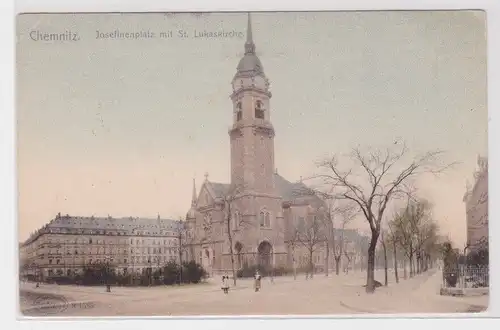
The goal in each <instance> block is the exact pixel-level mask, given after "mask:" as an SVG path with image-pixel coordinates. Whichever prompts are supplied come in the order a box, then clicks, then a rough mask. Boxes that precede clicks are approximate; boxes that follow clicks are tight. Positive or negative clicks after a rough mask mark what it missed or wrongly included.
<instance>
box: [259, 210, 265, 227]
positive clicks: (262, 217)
mask: <svg viewBox="0 0 500 330" xmlns="http://www.w3.org/2000/svg"><path fill="white" fill-rule="evenodd" d="M259 223H260V226H261V227H264V226H265V224H266V213H265V212H264V211H260V214H259Z"/></svg>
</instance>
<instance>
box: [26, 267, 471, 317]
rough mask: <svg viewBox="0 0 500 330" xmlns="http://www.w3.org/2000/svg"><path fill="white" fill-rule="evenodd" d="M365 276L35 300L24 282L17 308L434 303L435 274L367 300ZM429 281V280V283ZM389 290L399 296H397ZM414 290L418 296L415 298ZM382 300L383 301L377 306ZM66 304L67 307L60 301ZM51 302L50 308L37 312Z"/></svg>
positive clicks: (104, 310)
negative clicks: (257, 288)
mask: <svg viewBox="0 0 500 330" xmlns="http://www.w3.org/2000/svg"><path fill="white" fill-rule="evenodd" d="M364 276H365V274H364V273H351V274H349V275H348V276H346V275H340V276H335V275H333V276H329V277H325V276H324V275H317V276H315V278H314V279H312V280H305V277H304V276H300V277H298V278H297V280H294V279H293V278H292V277H284V278H276V279H275V281H274V283H271V282H270V280H269V279H264V282H263V287H262V290H261V291H260V292H254V291H253V290H252V282H251V281H249V280H240V281H238V285H237V287H236V288H232V289H231V290H230V292H229V294H228V295H225V294H223V293H222V291H221V289H220V287H219V283H216V282H213V281H209V283H206V284H199V285H192V286H183V287H151V288H120V287H116V288H113V290H112V291H113V292H111V293H106V292H105V289H104V288H103V287H90V288H89V287H77V286H57V285H45V284H44V285H42V286H41V287H40V288H37V289H35V290H38V291H36V295H38V296H41V297H43V296H44V295H45V296H46V294H48V293H50V295H51V296H50V297H49V298H39V297H37V296H36V295H35V296H31V297H29V295H27V293H28V292H33V291H35V290H33V284H27V285H22V286H21V290H22V292H24V293H22V297H23V299H22V301H21V305H22V308H23V309H24V315H27V316H42V315H48V316H188V315H286V314H295V315H318V314H356V313H380V312H381V313H383V312H391V309H393V310H394V309H395V308H396V309H397V312H406V313H412V312H420V311H421V310H422V308H420V307H421V306H422V305H428V306H429V307H431V306H432V305H434V304H432V305H429V299H428V298H429V297H427V299H426V297H425V296H426V295H431V296H432V295H436V294H435V292H433V291H432V290H429V289H425V285H424V286H423V283H427V286H428V287H431V286H432V287H434V286H435V285H436V283H435V282H436V276H434V277H429V275H420V277H418V278H415V279H410V280H406V281H402V283H400V284H397V285H396V284H392V283H391V285H390V287H389V288H381V289H379V291H377V293H376V294H374V295H370V296H368V297H367V295H366V293H364V288H363V287H362V284H363V283H364ZM376 278H377V279H381V278H383V276H381V274H380V273H379V274H378V275H377V276H376ZM430 278H432V279H433V281H434V282H432V281H430V280H428V279H430ZM395 288H399V290H396V289H395ZM26 290H29V291H26ZM391 290H392V291H391ZM394 290H396V291H398V292H399V293H400V296H396V295H395V294H394V292H395V291H394ZM410 292H412V294H413V296H414V297H421V296H423V299H420V300H418V301H419V303H415V301H417V299H411V300H412V301H414V303H413V304H411V303H410V304H408V303H403V304H402V303H401V302H400V301H398V299H399V300H401V299H402V298H401V297H402V296H404V297H409V295H408V293H410ZM419 292H421V293H420V294H418V293H419ZM413 296H412V297H413ZM61 297H62V298H61ZM36 299H38V301H35V300H36ZM381 299H383V300H384V301H385V303H381V301H380V300H381ZM407 300H408V299H407ZM65 301H66V302H68V303H64V302H65ZM50 302H53V303H54V306H55V307H51V308H37V306H41V305H43V304H46V303H50ZM57 303H59V305H57ZM381 305H384V306H381ZM367 306H368V308H367ZM439 306H441V308H440V310H439V311H437V312H459V311H462V312H465V311H466V310H468V309H470V308H471V304H463V303H462V304H456V303H454V302H449V301H448V302H446V303H445V302H444V301H441V302H440V303H439ZM443 306H444V307H443ZM446 306H449V307H446ZM380 307H382V308H380ZM429 307H428V308H429ZM384 308H385V309H384ZM401 308H403V309H404V310H401ZM432 308H435V307H431V309H432ZM393 312H394V311H393ZM427 312H432V310H430V311H427Z"/></svg>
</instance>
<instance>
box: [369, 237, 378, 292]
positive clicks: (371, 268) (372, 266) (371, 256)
mask: <svg viewBox="0 0 500 330" xmlns="http://www.w3.org/2000/svg"><path fill="white" fill-rule="evenodd" d="M379 235H380V230H377V229H375V230H373V229H372V238H371V241H370V246H369V247H368V263H367V268H366V292H367V293H373V292H375V248H376V247H377V242H378V236H379Z"/></svg>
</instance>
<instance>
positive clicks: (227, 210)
mask: <svg viewBox="0 0 500 330" xmlns="http://www.w3.org/2000/svg"><path fill="white" fill-rule="evenodd" d="M243 189H244V187H243V186H234V185H232V186H230V188H229V190H228V192H227V193H225V194H223V195H222V196H221V197H220V199H219V200H218V204H219V206H220V209H221V211H222V212H223V219H224V220H223V227H224V231H225V232H226V235H227V239H228V243H229V254H230V258H231V272H232V275H233V284H234V286H236V277H237V275H236V268H235V265H234V264H235V260H234V249H235V248H234V243H233V239H234V231H235V230H237V229H238V228H239V227H240V226H243V225H244V224H245V223H246V222H245V221H244V220H243V218H242V217H241V215H239V216H238V217H237V218H236V219H235V218H234V214H233V212H234V205H233V204H234V202H235V200H236V199H237V198H238V197H239V195H240V194H241V193H242V192H243ZM236 222H237V223H236ZM240 252H241V249H240V250H239V253H240Z"/></svg>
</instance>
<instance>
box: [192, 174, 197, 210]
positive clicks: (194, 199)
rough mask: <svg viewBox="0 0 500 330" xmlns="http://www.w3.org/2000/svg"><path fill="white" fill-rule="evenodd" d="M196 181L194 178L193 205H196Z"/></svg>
mask: <svg viewBox="0 0 500 330" xmlns="http://www.w3.org/2000/svg"><path fill="white" fill-rule="evenodd" d="M196 197H197V196H196V181H195V178H193V196H192V197H191V206H196Z"/></svg>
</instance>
